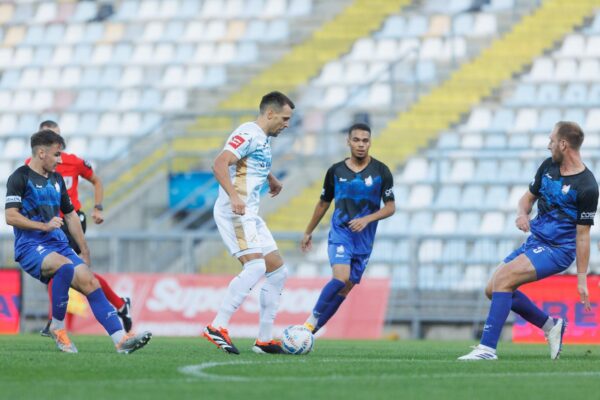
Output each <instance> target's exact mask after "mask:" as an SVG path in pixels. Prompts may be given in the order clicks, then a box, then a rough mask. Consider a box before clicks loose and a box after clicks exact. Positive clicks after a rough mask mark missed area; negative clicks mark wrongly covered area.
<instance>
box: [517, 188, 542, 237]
mask: <svg viewBox="0 0 600 400" xmlns="http://www.w3.org/2000/svg"><path fill="white" fill-rule="evenodd" d="M537 199H538V198H537V196H536V195H534V194H533V193H531V192H530V191H529V190H527V192H525V194H523V196H521V198H520V199H519V203H518V205H517V218H516V219H515V225H516V226H517V228H519V229H520V230H522V231H523V232H529V214H530V213H531V210H532V209H533V205H534V204H535V202H536V201H537Z"/></svg>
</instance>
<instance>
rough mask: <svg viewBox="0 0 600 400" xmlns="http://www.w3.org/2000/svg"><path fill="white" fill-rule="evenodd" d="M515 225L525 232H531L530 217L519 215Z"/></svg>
mask: <svg viewBox="0 0 600 400" xmlns="http://www.w3.org/2000/svg"><path fill="white" fill-rule="evenodd" d="M515 225H516V226H517V228H518V229H520V230H522V231H523V232H529V215H524V214H521V215H518V216H517V218H516V219H515Z"/></svg>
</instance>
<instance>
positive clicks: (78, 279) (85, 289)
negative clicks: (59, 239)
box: [69, 255, 152, 354]
mask: <svg viewBox="0 0 600 400" xmlns="http://www.w3.org/2000/svg"><path fill="white" fill-rule="evenodd" d="M76 257H77V256H75V255H73V256H71V257H69V258H70V259H72V260H73V259H75V258H76ZM77 258H78V257H77ZM75 260H76V259H75ZM75 260H74V261H75ZM72 286H73V288H74V289H76V290H78V291H79V292H81V293H83V294H84V295H85V296H86V297H87V299H88V302H89V304H90V308H91V309H92V313H93V314H94V317H95V318H96V320H97V321H98V322H99V323H100V325H102V326H103V327H104V329H105V330H106V332H107V333H108V335H109V336H110V337H111V339H112V341H113V343H114V344H115V348H116V349H117V352H119V353H126V354H127V353H132V352H134V351H136V350H138V349H140V348H142V347H144V346H145V345H146V344H147V343H148V342H149V341H150V339H151V338H152V333H150V332H148V331H146V332H142V333H141V334H133V333H126V332H125V330H124V329H123V325H122V324H121V321H120V320H119V317H118V316H117V312H116V310H115V309H114V307H113V306H112V305H111V304H110V303H109V302H108V300H107V299H106V296H105V295H104V292H103V291H102V288H101V287H100V282H98V280H97V279H96V278H95V277H94V274H93V273H92V271H91V270H90V269H89V267H88V266H87V265H86V264H84V263H83V261H81V262H80V263H79V264H78V265H77V266H76V267H75V275H74V279H73V285H72Z"/></svg>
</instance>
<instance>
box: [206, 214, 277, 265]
mask: <svg viewBox="0 0 600 400" xmlns="http://www.w3.org/2000/svg"><path fill="white" fill-rule="evenodd" d="M214 217H215V223H216V224H217V228H218V229H219V233H220V234H221V238H223V242H224V243H225V246H226V247H227V249H228V250H229V252H230V253H231V254H232V255H234V256H235V257H241V256H243V255H246V254H252V253H262V254H263V255H267V254H269V253H271V252H273V251H275V250H277V244H276V243H275V239H273V235H271V232H270V231H269V228H267V224H265V221H263V219H262V218H261V217H259V216H258V215H255V214H249V213H248V212H247V211H246V214H245V215H236V214H233V213H232V212H231V211H225V212H224V211H221V210H218V209H217V208H216V207H215V209H214Z"/></svg>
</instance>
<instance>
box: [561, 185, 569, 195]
mask: <svg viewBox="0 0 600 400" xmlns="http://www.w3.org/2000/svg"><path fill="white" fill-rule="evenodd" d="M569 189H571V185H563V187H562V190H561V191H562V194H567V193H569Z"/></svg>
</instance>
